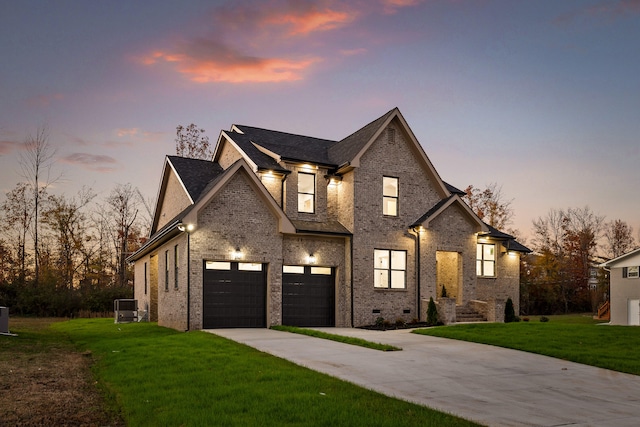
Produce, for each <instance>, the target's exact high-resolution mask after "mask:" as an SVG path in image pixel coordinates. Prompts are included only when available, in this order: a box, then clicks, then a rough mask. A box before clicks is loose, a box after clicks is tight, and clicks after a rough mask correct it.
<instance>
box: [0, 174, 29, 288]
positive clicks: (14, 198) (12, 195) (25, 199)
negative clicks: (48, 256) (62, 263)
mask: <svg viewBox="0 0 640 427" xmlns="http://www.w3.org/2000/svg"><path fill="white" fill-rule="evenodd" d="M30 194H31V190H30V187H29V184H26V183H24V182H20V183H18V184H16V187H15V188H14V189H13V190H11V191H10V192H8V193H7V194H6V199H5V200H4V203H3V204H2V211H3V212H4V218H5V222H6V225H7V226H8V229H9V230H14V231H15V232H16V233H17V236H15V239H16V240H15V247H16V251H17V258H18V259H19V261H20V269H19V274H18V277H19V278H20V281H21V282H24V280H25V278H26V276H27V261H26V260H27V251H26V246H27V244H26V241H27V234H28V233H29V227H30V225H31V217H32V215H33V199H32V198H31V197H30ZM8 234H9V233H7V234H6V235H8Z"/></svg>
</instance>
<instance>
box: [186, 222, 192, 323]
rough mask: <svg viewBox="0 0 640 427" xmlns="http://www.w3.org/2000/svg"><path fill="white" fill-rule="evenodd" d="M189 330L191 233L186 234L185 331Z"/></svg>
mask: <svg viewBox="0 0 640 427" xmlns="http://www.w3.org/2000/svg"><path fill="white" fill-rule="evenodd" d="M189 330H191V233H187V331H189Z"/></svg>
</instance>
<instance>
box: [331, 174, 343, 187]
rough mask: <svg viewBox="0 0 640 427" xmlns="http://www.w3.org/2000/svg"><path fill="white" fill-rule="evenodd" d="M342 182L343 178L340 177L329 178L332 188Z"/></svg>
mask: <svg viewBox="0 0 640 427" xmlns="http://www.w3.org/2000/svg"><path fill="white" fill-rule="evenodd" d="M341 182H342V177H340V176H336V175H333V176H330V177H329V185H331V186H332V187H335V186H336V185H338V184H340V183H341Z"/></svg>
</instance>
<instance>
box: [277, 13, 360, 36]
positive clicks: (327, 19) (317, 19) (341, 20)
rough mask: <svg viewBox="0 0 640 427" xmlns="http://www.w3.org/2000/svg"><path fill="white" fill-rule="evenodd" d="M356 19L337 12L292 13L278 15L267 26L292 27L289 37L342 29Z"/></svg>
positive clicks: (351, 15) (288, 33) (350, 15)
mask: <svg viewBox="0 0 640 427" xmlns="http://www.w3.org/2000/svg"><path fill="white" fill-rule="evenodd" d="M354 19H355V16H354V15H353V14H349V13H347V12H345V11H337V10H330V9H325V10H314V9H310V10H306V11H304V12H303V13H300V12H299V11H291V12H288V13H283V14H280V13H276V14H273V15H271V16H269V17H267V19H265V24H270V25H282V24H286V25H288V26H289V27H290V30H289V31H288V32H287V35H288V36H298V35H308V34H311V33H314V32H316V31H328V30H333V29H336V28H339V27H342V26H344V25H346V24H348V23H350V22H352V21H353V20H354Z"/></svg>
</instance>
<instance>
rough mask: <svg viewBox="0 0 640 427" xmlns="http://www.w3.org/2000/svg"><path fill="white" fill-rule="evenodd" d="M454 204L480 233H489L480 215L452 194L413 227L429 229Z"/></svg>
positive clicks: (412, 225)
mask: <svg viewBox="0 0 640 427" xmlns="http://www.w3.org/2000/svg"><path fill="white" fill-rule="evenodd" d="M453 204H455V205H457V206H459V207H460V208H461V209H462V210H463V212H465V213H466V214H467V216H468V217H469V218H470V219H471V220H472V221H473V222H474V223H475V224H476V225H477V226H478V229H479V231H483V232H488V231H489V228H488V226H487V224H485V223H484V222H482V220H480V218H478V215H476V214H475V213H474V212H473V211H472V210H471V208H470V207H469V205H467V204H466V203H465V202H464V201H463V200H462V199H461V198H460V196H459V195H457V194H452V195H451V196H449V197H447V198H445V199H442V200H440V201H439V202H438V203H436V204H435V205H434V206H433V207H432V208H431V209H429V210H428V211H427V212H426V213H425V214H424V215H422V216H421V217H420V218H418V219H417V220H416V221H415V222H414V223H413V224H411V227H418V226H423V227H425V228H429V223H430V222H431V221H433V220H434V219H436V218H437V217H438V215H440V214H441V213H443V212H444V211H445V210H447V208H448V207H449V206H451V205H453Z"/></svg>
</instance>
